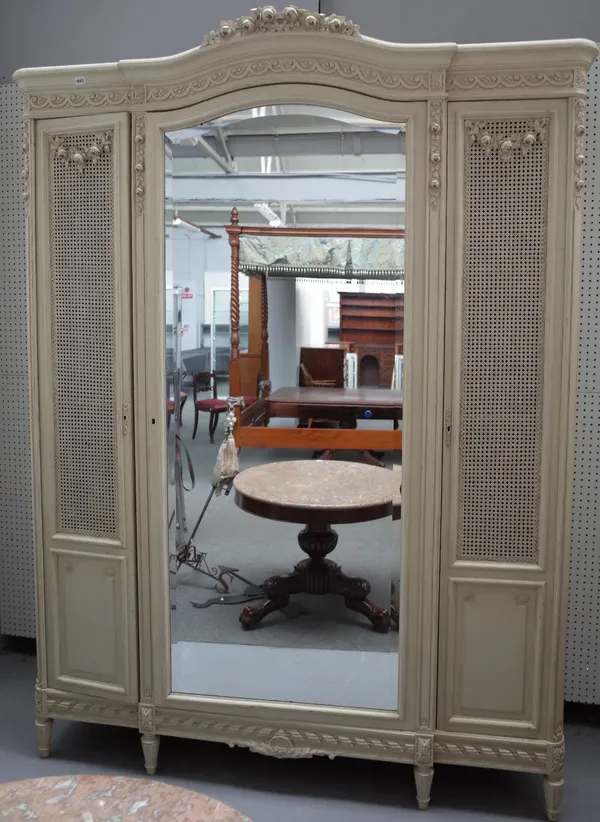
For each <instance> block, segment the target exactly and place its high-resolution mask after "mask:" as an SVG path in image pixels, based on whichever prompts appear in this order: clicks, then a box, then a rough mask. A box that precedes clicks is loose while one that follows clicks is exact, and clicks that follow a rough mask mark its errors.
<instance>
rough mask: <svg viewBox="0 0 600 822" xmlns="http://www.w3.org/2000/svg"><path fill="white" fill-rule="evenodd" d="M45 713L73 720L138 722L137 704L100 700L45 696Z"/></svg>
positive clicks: (119, 722)
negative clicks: (117, 703) (116, 703)
mask: <svg viewBox="0 0 600 822" xmlns="http://www.w3.org/2000/svg"><path fill="white" fill-rule="evenodd" d="M45 713H47V714H48V715H49V716H62V717H64V718H65V719H73V720H79V719H81V720H84V721H86V720H87V721H90V722H94V721H97V722H104V721H106V722H112V723H118V724H123V725H131V726H133V727H135V726H136V725H137V724H138V709H137V705H131V706H129V705H115V704H114V703H112V702H104V701H102V700H87V699H57V698H52V697H48V696H47V697H46V706H45Z"/></svg>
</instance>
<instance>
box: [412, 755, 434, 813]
mask: <svg viewBox="0 0 600 822" xmlns="http://www.w3.org/2000/svg"><path fill="white" fill-rule="evenodd" d="M432 782H433V768H432V767H431V765H415V785H416V786H417V802H418V804H419V808H420V810H422V811H425V810H427V808H428V807H429V799H430V796H431V783H432Z"/></svg>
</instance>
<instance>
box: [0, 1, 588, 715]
mask: <svg viewBox="0 0 600 822" xmlns="http://www.w3.org/2000/svg"><path fill="white" fill-rule="evenodd" d="M255 3H256V4H258V0H220V2H215V0H178V2H177V3H176V4H174V5H173V4H168V3H165V2H164V0H103V1H102V2H101V3H93V2H90V0H0V84H8V83H10V82H11V77H12V73H13V72H14V71H15V70H16V69H17V68H20V67H24V66H41V65H61V64H62V65H65V64H73V63H90V62H111V61H116V60H119V59H122V58H136V57H137V58H140V57H155V56H164V55H167V54H173V53H176V52H179V51H184V50H185V49H189V48H193V47H194V46H196V45H198V44H199V43H200V42H201V41H202V38H203V36H204V35H205V34H206V32H207V31H209V30H210V29H212V28H216V27H217V26H218V24H219V22H220V20H221V19H223V18H226V19H232V18H235V17H238V16H239V15H241V14H244V13H246V12H247V11H248V10H249V8H250V7H251V6H252V5H254V4H255ZM297 4H298V5H304V6H305V7H307V8H312V9H317V8H318V0H304V2H302V0H297ZM278 5H280V6H283V5H284V3H283V2H281V3H278ZM321 11H323V12H325V13H331V12H333V11H335V12H337V13H338V14H343V15H345V16H347V17H349V18H351V19H353V20H354V21H355V22H357V23H358V24H359V25H360V26H361V29H362V31H363V33H364V34H367V35H370V36H372V37H379V38H382V39H388V40H394V41H398V42H406V43H414V42H439V41H453V42H458V43H461V42H462V43H474V42H490V41H496V42H497V41H510V40H536V39H553V38H565V37H587V38H590V39H592V40H595V41H600V0H568V2H567V0H503V2H502V3H497V2H492V0H446V2H444V0H410V2H408V0H369V2H365V1H364V0H363V1H362V2H361V0H321ZM0 90H2V92H3V93H2V95H1V99H0V161H1V162H0V277H1V282H0V286H1V289H2V290H1V294H2V301H1V304H0V325H1V326H2V328H0V332H1V333H0V341H1V343H2V345H1V346H0V349H1V350H0V400H1V401H2V409H3V410H2V417H1V419H0V491H1V495H2V499H0V600H4V605H5V606H6V607H5V610H4V617H3V609H2V605H3V602H2V601H0V634H1V633H3V632H4V633H15V634H18V635H19V634H20V635H25V636H33V633H34V626H33V619H32V614H31V612H32V602H33V574H32V566H31V550H30V545H31V532H30V509H31V501H30V483H29V466H28V464H27V461H28V449H29V441H28V436H27V419H26V418H27V406H26V403H27V399H26V375H25V356H24V355H25V351H24V348H25V341H24V334H23V330H24V329H23V319H24V314H23V312H24V306H25V298H24V282H25V273H24V241H23V231H22V207H21V205H20V199H19V191H18V190H19V188H20V157H19V156H18V155H19V153H20V149H19V145H20V129H19V123H18V113H17V112H18V100H17V99H16V98H17V94H16V91H15V90H14V89H13V88H9V87H8V86H3V87H2V86H1V85H0ZM591 90H592V93H593V94H594V96H595V99H596V101H597V100H598V99H599V97H600V94H599V91H600V89H599V81H598V73H597V71H596V72H594V76H593V80H592V88H591ZM597 105H598V103H597V102H595V103H594V104H593V105H592V106H591V107H590V112H589V113H588V137H587V141H586V142H587V152H586V153H587V154H588V155H589V157H588V165H587V168H588V181H589V182H588V192H587V195H586V201H587V205H586V216H585V223H586V226H585V232H586V237H587V239H584V266H583V273H584V277H583V280H584V282H583V296H584V313H583V317H582V357H581V360H580V369H581V375H582V377H585V375H588V376H589V373H591V371H590V369H592V370H593V373H594V375H595V374H597V370H598V365H597V364H598V357H597V351H596V341H597V335H598V329H599V328H600V308H599V307H598V306H599V304H598V294H599V288H600V262H599V260H600V242H599V239H598V225H599V223H598V219H597V213H598V212H597V207H598V206H597V204H598V202H599V200H598V193H599V192H600V188H599V186H600V181H599V180H598V172H599V171H600V165H599V164H597V162H596V153H597V145H596V143H597V139H596V138H597V137H600V134H599V128H600V109H598V107H597ZM590 198H591V199H592V200H593V202H591V201H590ZM15 312H16V314H15ZM13 315H14V316H13ZM15 318H16V321H15ZM11 323H14V324H11ZM3 329H4V330H3ZM586 379H587V377H586ZM580 382H581V379H580ZM584 387H585V391H583V387H582V385H581V384H580V396H579V397H578V402H579V405H578V407H579V409H580V418H579V422H578V433H577V442H578V461H577V465H576V469H575V478H574V479H575V490H576V495H575V511H574V544H573V549H574V550H573V567H572V596H571V611H570V619H569V654H568V659H567V674H568V675H567V697H568V698H571V699H574V700H576V701H584V702H596V703H600V657H599V656H598V653H597V637H598V634H599V632H600V516H599V514H598V511H599V510H600V500H599V499H598V488H597V476H598V472H599V471H600V445H599V443H600V438H599V437H598V431H600V391H599V388H598V385H597V383H596V382H594V383H593V385H592V384H591V383H590V382H589V379H588V380H587V382H586V383H585V386H584ZM583 394H585V395H586V396H585V397H584V396H583ZM588 395H589V396H588ZM584 400H585V402H584ZM581 403H584V404H583V405H582V404H581ZM581 409H583V411H582V410H581ZM585 409H588V411H585ZM590 454H591V456H590ZM588 463H589V465H588ZM3 464H4V465H5V466H6V470H2V465H3ZM3 553H4V564H3V563H2V560H3ZM3 595H4V596H3ZM7 614H10V618H8V620H7ZM15 615H16V616H15Z"/></svg>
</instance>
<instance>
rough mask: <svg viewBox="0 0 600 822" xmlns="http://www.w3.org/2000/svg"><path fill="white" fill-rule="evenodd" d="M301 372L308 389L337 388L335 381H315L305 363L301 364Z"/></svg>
mask: <svg viewBox="0 0 600 822" xmlns="http://www.w3.org/2000/svg"><path fill="white" fill-rule="evenodd" d="M300 371H301V373H302V379H303V380H304V383H305V385H306V386H307V388H335V380H314V379H313V378H312V375H311V374H310V372H309V370H308V368H307V367H306V366H305V365H304V363H300Z"/></svg>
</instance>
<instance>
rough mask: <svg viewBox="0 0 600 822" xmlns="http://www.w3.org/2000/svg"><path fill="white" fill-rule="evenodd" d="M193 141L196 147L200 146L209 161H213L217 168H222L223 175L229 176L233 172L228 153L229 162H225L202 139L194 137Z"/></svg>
mask: <svg viewBox="0 0 600 822" xmlns="http://www.w3.org/2000/svg"><path fill="white" fill-rule="evenodd" d="M194 141H195V143H196V146H200V147H201V148H202V149H203V151H204V152H205V153H206V154H208V156H209V157H210V159H211V160H214V162H215V163H216V164H217V165H218V166H219V168H222V169H223V171H224V172H225V173H227V174H229V173H230V172H231V171H233V162H232V160H231V155H229V153H228V156H229V160H225V159H223V157H221V155H220V154H219V152H218V151H217V150H216V149H214V148H213V147H212V146H211V145H209V143H207V142H206V140H205V139H204V137H194Z"/></svg>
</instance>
